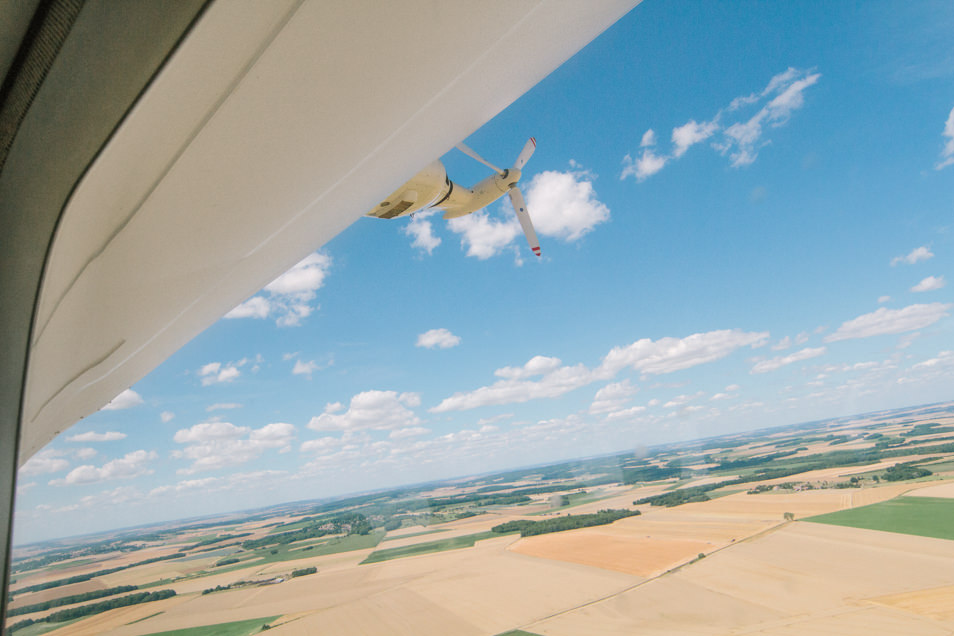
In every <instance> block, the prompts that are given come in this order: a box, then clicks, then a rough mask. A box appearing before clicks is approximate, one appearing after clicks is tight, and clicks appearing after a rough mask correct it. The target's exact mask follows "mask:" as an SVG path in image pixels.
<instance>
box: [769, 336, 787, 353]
mask: <svg viewBox="0 0 954 636" xmlns="http://www.w3.org/2000/svg"><path fill="white" fill-rule="evenodd" d="M791 346H792V339H791V338H789V337H788V336H785V337H784V338H782V339H781V340H779V341H778V342H776V343H775V344H773V345H772V347H771V349H772V351H783V350H785V349H788V348H789V347H791Z"/></svg>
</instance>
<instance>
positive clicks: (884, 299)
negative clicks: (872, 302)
mask: <svg viewBox="0 0 954 636" xmlns="http://www.w3.org/2000/svg"><path fill="white" fill-rule="evenodd" d="M890 300H891V296H878V304H879V305H883V304H885V303H886V302H888V301H890Z"/></svg>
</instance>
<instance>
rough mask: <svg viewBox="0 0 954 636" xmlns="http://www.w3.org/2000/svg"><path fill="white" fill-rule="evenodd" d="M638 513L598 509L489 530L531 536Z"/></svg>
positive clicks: (604, 522)
mask: <svg viewBox="0 0 954 636" xmlns="http://www.w3.org/2000/svg"><path fill="white" fill-rule="evenodd" d="M639 514H640V512H639V510H600V511H599V512H594V513H591V514H581V515H567V516H565V517H551V518H549V519H543V520H541V521H529V520H524V519H517V520H514V521H508V522H506V523H501V524H499V525H496V526H494V527H493V528H491V529H490V530H491V532H496V533H498V534H505V533H508V532H519V533H520V536H521V537H532V536H534V535H538V534H549V533H550V532H563V531H564V530H575V529H577V528H589V527H591V526H603V525H606V524H608V523H613V522H614V521H617V520H619V519H623V518H625V517H634V516H637V515H639Z"/></svg>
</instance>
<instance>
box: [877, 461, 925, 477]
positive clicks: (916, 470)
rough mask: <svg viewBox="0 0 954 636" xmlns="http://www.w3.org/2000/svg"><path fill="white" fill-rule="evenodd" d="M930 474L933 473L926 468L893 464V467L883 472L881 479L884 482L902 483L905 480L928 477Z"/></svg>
mask: <svg viewBox="0 0 954 636" xmlns="http://www.w3.org/2000/svg"><path fill="white" fill-rule="evenodd" d="M932 474H933V473H932V472H931V471H930V470H928V469H927V468H921V467H919V466H913V465H912V462H905V463H903V464H895V465H894V466H891V467H890V468H888V469H887V470H885V471H884V476H883V477H882V479H884V480H885V481H904V480H906V479H917V478H919V477H927V476H928V475H932Z"/></svg>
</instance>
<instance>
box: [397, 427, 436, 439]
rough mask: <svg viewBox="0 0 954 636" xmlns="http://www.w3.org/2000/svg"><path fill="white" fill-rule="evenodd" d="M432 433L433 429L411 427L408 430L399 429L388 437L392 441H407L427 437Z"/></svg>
mask: <svg viewBox="0 0 954 636" xmlns="http://www.w3.org/2000/svg"><path fill="white" fill-rule="evenodd" d="M430 432H431V429H429V428H424V427H423V426H409V427H407V428H399V429H397V430H395V431H391V433H390V434H389V435H388V437H390V438H391V439H406V438H409V437H420V436H421V435H427V434H428V433H430Z"/></svg>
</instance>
